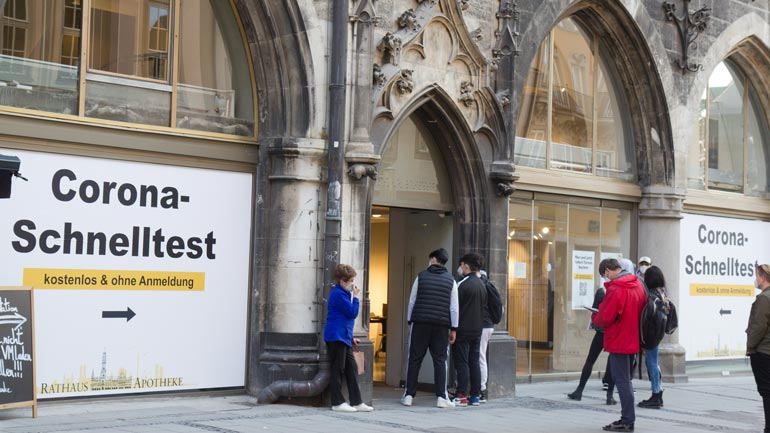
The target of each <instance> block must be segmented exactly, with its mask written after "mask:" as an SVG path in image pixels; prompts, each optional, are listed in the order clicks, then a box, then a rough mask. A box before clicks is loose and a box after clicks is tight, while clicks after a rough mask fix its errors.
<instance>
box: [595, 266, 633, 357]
mask: <svg viewBox="0 0 770 433" xmlns="http://www.w3.org/2000/svg"><path fill="white" fill-rule="evenodd" d="M604 287H605V288H606V289H607V294H606V295H605V296H604V300H603V301H602V303H601V304H600V305H599V312H598V313H594V314H593V315H592V316H591V320H592V321H593V323H594V325H596V326H601V327H603V328H604V350H606V351H607V352H609V353H619V354H623V355H631V354H634V353H639V348H640V346H639V320H640V318H641V316H642V310H643V309H644V304H645V302H646V301H647V295H646V294H645V292H644V287H643V286H642V283H641V281H639V278H637V277H636V275H634V274H630V273H628V272H627V271H621V272H620V273H619V274H618V276H617V277H615V278H614V279H613V280H611V281H608V282H606V283H604Z"/></svg>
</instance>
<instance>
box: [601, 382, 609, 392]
mask: <svg viewBox="0 0 770 433" xmlns="http://www.w3.org/2000/svg"><path fill="white" fill-rule="evenodd" d="M602 389H603V390H605V391H607V390H608V389H610V384H609V383H607V382H602Z"/></svg>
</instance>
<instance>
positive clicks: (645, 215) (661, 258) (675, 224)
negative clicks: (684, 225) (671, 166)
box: [637, 185, 687, 383]
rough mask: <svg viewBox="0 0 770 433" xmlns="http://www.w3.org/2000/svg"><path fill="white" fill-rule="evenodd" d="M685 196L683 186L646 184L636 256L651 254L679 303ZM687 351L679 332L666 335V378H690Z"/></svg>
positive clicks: (663, 346)
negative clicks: (681, 234) (688, 375)
mask: <svg viewBox="0 0 770 433" xmlns="http://www.w3.org/2000/svg"><path fill="white" fill-rule="evenodd" d="M684 198H685V192H684V190H682V189H678V188H674V187H667V186H657V185H655V186H649V187H644V188H643V190H642V202H641V203H640V204H639V250H638V254H637V259H638V258H639V257H641V256H649V257H650V258H651V259H652V264H653V265H655V266H658V267H659V268H660V269H661V270H662V271H663V274H664V275H665V277H666V284H667V286H668V289H669V296H670V297H671V300H672V301H673V302H674V305H679V299H680V296H679V294H680V293H684V292H685V291H686V290H687V287H680V285H679V269H680V265H681V264H680V263H679V261H680V247H679V240H680V223H681V219H682V206H683V202H684ZM684 355H685V350H684V347H683V346H681V345H680V344H679V333H678V332H674V333H673V334H672V335H668V336H666V337H665V338H664V339H663V342H662V343H661V344H660V349H659V354H658V357H659V364H660V371H661V374H662V380H663V382H671V383H679V382H687V372H686V366H685V358H684Z"/></svg>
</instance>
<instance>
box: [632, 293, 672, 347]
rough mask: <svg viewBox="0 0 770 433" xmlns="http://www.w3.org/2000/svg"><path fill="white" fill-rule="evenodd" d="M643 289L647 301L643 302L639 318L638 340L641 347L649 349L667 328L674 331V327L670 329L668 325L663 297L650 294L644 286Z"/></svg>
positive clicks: (660, 339) (656, 343)
mask: <svg viewBox="0 0 770 433" xmlns="http://www.w3.org/2000/svg"><path fill="white" fill-rule="evenodd" d="M644 289H645V292H646V294H647V302H645V303H644V309H643V310H642V316H641V318H640V319H639V341H640V343H641V346H642V349H645V350H650V349H654V348H656V347H658V344H660V342H661V341H662V340H663V337H664V336H665V335H666V331H667V330H670V331H671V332H674V330H675V329H676V328H674V329H673V330H672V329H670V327H668V314H669V307H668V306H666V303H665V302H663V299H661V298H660V297H658V296H656V295H654V294H652V293H651V292H650V291H649V290H648V289H647V287H646V286H645V288H644ZM669 333H670V332H669Z"/></svg>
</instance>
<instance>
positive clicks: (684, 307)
mask: <svg viewBox="0 0 770 433" xmlns="http://www.w3.org/2000/svg"><path fill="white" fill-rule="evenodd" d="M769 236H770V223H764V222H760V221H747V220H740V219H730V218H720V217H710V216H703V215H692V214H685V215H684V218H683V219H682V224H681V242H680V248H681V259H680V264H681V267H680V270H679V284H680V287H679V288H678V292H679V305H678V306H677V307H678V313H679V328H678V330H677V332H679V333H680V334H679V342H680V344H681V345H682V346H684V348H685V349H686V351H687V353H686V359H687V360H688V361H689V360H700V359H718V358H742V357H744V356H745V354H746V332H745V331H746V325H747V324H748V319H749V313H750V311H751V304H752V303H753V302H754V298H755V296H756V295H757V294H758V293H759V291H758V290H756V289H755V288H754V270H755V266H756V265H757V264H759V263H767V262H768V260H769V259H770V249H769V247H768V244H767V239H768V237H769ZM659 266H661V269H662V270H663V273H664V274H665V273H666V272H671V271H669V270H668V269H666V267H665V264H660V265H659ZM669 290H672V288H669Z"/></svg>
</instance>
